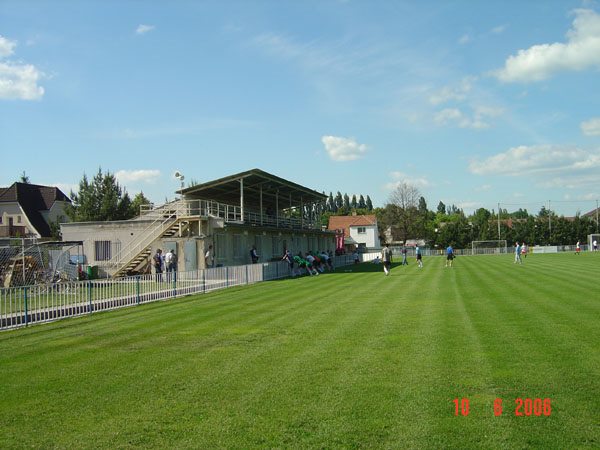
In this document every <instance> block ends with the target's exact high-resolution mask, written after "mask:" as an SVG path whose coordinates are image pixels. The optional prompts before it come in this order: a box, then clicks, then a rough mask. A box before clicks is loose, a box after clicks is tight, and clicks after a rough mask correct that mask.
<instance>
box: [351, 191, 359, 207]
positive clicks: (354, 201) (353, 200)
mask: <svg viewBox="0 0 600 450" xmlns="http://www.w3.org/2000/svg"><path fill="white" fill-rule="evenodd" d="M350 207H351V208H352V209H356V208H358V202H357V201H356V194H353V195H352V200H351V201H350Z"/></svg>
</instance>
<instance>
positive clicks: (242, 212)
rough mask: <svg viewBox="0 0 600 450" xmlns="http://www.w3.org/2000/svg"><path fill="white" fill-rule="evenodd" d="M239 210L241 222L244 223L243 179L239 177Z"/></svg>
mask: <svg viewBox="0 0 600 450" xmlns="http://www.w3.org/2000/svg"><path fill="white" fill-rule="evenodd" d="M240 212H241V214H242V223H244V179H243V178H240Z"/></svg>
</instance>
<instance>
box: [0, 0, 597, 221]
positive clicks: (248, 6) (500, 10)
mask: <svg viewBox="0 0 600 450" xmlns="http://www.w3.org/2000/svg"><path fill="white" fill-rule="evenodd" d="M0 154H1V161H2V164H1V170H0V186H7V185H10V184H11V183H12V182H13V181H16V180H17V179H18V177H19V176H20V174H21V173H22V172H23V171H25V172H26V174H27V175H28V176H29V178H30V180H31V181H32V182H34V183H38V184H53V185H57V186H59V187H61V188H62V189H63V190H65V192H66V193H67V194H68V192H69V190H70V189H71V188H76V185H77V183H78V181H79V180H80V179H81V177H82V175H83V173H84V172H85V173H87V174H88V175H93V174H94V173H95V172H96V171H97V170H98V167H99V166H101V167H102V169H103V170H105V171H106V170H108V171H111V172H112V173H114V174H116V175H117V176H118V179H119V181H120V183H121V185H122V186H124V187H126V189H127V191H128V192H129V193H130V194H131V195H132V196H133V195H134V194H135V193H137V192H139V191H143V192H144V193H145V194H146V196H147V197H149V198H150V199H151V200H153V201H155V202H162V201H164V199H165V198H173V197H174V195H175V194H174V192H175V190H176V189H177V188H178V187H179V182H178V181H177V180H176V179H175V178H174V177H173V173H174V172H175V171H176V170H179V171H180V172H182V173H183V174H184V175H185V177H186V180H195V181H198V182H204V181H209V180H212V179H215V178H219V177H222V176H226V175H230V174H233V173H236V172H241V171H245V170H248V169H251V168H259V169H262V170H265V171H267V172H271V173H273V174H275V175H278V176H281V177H283V178H287V179H290V180H292V181H295V182H297V183H300V184H303V185H305V186H308V187H311V188H313V189H316V190H318V191H325V192H326V193H329V192H330V191H333V192H334V194H335V192H336V191H341V192H347V193H349V194H350V195H352V194H353V193H356V194H364V195H367V194H368V195H370V196H371V198H372V199H373V203H374V204H375V206H383V205H384V204H385V202H386V200H387V199H388V197H389V194H390V192H391V190H392V189H394V186H395V185H396V184H397V183H398V182H401V181H407V182H409V183H412V184H414V185H415V186H417V187H418V188H419V189H420V191H421V192H422V194H423V196H424V197H425V198H426V199H427V202H428V205H429V207H430V209H435V208H436V206H437V204H438V202H439V201H440V200H441V201H443V202H444V203H446V204H455V205H457V206H459V207H462V208H464V209H465V211H467V212H470V211H472V210H473V209H475V208H477V207H486V208H489V209H492V208H496V207H497V204H498V202H500V203H501V206H502V207H503V208H507V209H509V210H515V209H518V208H519V207H524V208H527V209H528V210H530V212H537V211H539V209H540V207H541V206H542V204H547V202H548V201H549V200H550V201H551V207H552V209H554V210H556V211H557V212H559V213H562V214H566V215H571V214H574V213H575V212H577V211H578V210H579V211H582V212H586V211H588V210H591V209H593V208H594V207H595V205H596V200H597V199H598V198H600V174H599V170H600V3H598V2H597V1H581V0H579V1H570V0H560V1H554V0H544V1H485V2H483V1H400V0H398V1H391V0H390V1H356V0H346V1H340V0H320V1H297V2H293V1H249V0H246V1H176V2H159V1H155V2H140V1H127V0H125V1H124V0H120V1H84V2H76V1H50V0H48V1H32V0H18V1H11V0H0Z"/></svg>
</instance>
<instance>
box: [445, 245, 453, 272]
mask: <svg viewBox="0 0 600 450" xmlns="http://www.w3.org/2000/svg"><path fill="white" fill-rule="evenodd" d="M452 261H454V249H453V248H452V246H451V245H449V246H448V248H447V249H446V267H452Z"/></svg>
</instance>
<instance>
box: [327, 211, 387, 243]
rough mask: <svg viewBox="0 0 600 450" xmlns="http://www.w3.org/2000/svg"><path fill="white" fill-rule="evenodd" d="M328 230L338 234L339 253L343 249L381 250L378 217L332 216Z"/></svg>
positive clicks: (372, 215) (371, 215) (370, 215)
mask: <svg viewBox="0 0 600 450" xmlns="http://www.w3.org/2000/svg"><path fill="white" fill-rule="evenodd" d="M327 229H328V230H330V231H336V232H337V233H338V236H339V239H338V243H337V248H336V250H338V251H339V250H342V249H344V250H346V251H354V250H355V249H358V250H359V251H366V250H371V249H379V248H381V244H380V242H379V230H378V228H377V217H376V216H375V215H374V214H369V215H364V216H360V215H352V216H331V217H330V218H329V225H328V227H327Z"/></svg>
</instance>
